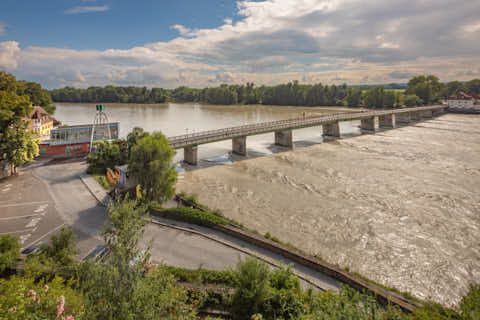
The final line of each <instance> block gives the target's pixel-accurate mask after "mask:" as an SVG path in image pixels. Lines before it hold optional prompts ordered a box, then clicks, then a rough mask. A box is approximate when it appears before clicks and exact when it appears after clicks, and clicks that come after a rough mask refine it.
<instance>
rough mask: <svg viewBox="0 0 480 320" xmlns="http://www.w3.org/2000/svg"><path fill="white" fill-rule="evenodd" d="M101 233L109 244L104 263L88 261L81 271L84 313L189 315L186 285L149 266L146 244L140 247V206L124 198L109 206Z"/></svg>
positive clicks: (126, 317) (121, 317) (127, 319)
mask: <svg viewBox="0 0 480 320" xmlns="http://www.w3.org/2000/svg"><path fill="white" fill-rule="evenodd" d="M108 215H109V218H110V222H109V224H108V225H107V226H106V228H105V230H104V232H103V236H104V239H105V242H106V243H107V245H108V248H109V249H110V254H109V256H108V258H107V259H106V260H105V261H104V262H103V263H96V262H92V261H87V262H85V263H83V265H82V267H81V271H80V275H81V286H82V289H83V290H84V292H85V297H86V300H85V306H86V316H87V319H117V320H131V319H142V320H143V319H144V320H147V319H165V318H167V319H189V318H194V316H195V313H194V312H193V310H192V307H191V306H189V305H187V294H186V291H185V290H183V289H180V288H177V287H176V286H175V282H174V280H173V277H172V276H171V275H169V274H167V273H166V272H164V271H159V272H152V271H151V272H148V258H149V249H148V248H147V249H145V250H141V249H140V246H139V244H140V240H141V239H142V237H143V234H144V230H145V229H144V228H145V224H146V222H145V220H144V217H145V215H146V209H145V207H143V206H141V204H140V203H139V202H138V201H137V200H130V199H128V198H126V199H124V200H123V201H121V202H119V203H118V204H112V203H111V204H110V205H109V207H108Z"/></svg>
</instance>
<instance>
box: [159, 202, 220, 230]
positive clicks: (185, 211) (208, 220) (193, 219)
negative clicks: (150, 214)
mask: <svg viewBox="0 0 480 320" xmlns="http://www.w3.org/2000/svg"><path fill="white" fill-rule="evenodd" d="M156 210H157V212H158V213H159V214H160V215H161V216H163V217H165V218H169V219H173V220H178V221H183V222H188V223H193V224H198V225H201V226H205V227H213V226H215V225H219V224H226V223H227V222H226V221H225V220H223V219H221V218H220V217H218V216H216V215H214V214H212V213H210V212H207V211H202V210H198V209H193V208H187V207H179V208H168V209H158V208H156Z"/></svg>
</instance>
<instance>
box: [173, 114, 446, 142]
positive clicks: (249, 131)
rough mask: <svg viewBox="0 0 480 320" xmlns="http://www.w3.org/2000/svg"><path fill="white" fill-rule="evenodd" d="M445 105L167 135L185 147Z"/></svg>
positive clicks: (281, 121)
mask: <svg viewBox="0 0 480 320" xmlns="http://www.w3.org/2000/svg"><path fill="white" fill-rule="evenodd" d="M445 108H446V107H445V106H430V107H417V108H404V109H394V110H379V111H361V112H354V113H337V114H329V115H325V116H313V117H306V118H297V119H288V120H278V121H270V122H262V123H255V124H248V125H243V126H236V127H230V128H224V129H216V130H210V131H203V132H198V133H193V134H184V135H179V136H173V137H169V138H168V140H169V141H170V145H171V146H172V147H173V148H175V149H180V148H185V147H188V146H195V145H200V144H206V143H212V142H216V141H222V140H229V139H234V138H237V137H242V136H251V135H258V134H263V133H268V132H274V131H281V130H291V129H300V128H308V127H315V126H320V125H324V124H329V123H335V122H338V121H352V120H361V119H366V118H371V117H374V116H384V115H389V114H399V113H409V112H417V111H428V110H441V109H445Z"/></svg>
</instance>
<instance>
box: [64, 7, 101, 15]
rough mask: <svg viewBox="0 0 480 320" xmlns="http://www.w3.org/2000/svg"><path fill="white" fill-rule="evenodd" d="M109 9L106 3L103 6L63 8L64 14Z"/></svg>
mask: <svg viewBox="0 0 480 320" xmlns="http://www.w3.org/2000/svg"><path fill="white" fill-rule="evenodd" d="M108 10H110V7H109V6H107V5H104V6H76V7H74V8H71V9H68V10H65V13H66V14H79V13H89V12H103V11H108Z"/></svg>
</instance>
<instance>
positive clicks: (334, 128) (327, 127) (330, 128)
mask: <svg viewBox="0 0 480 320" xmlns="http://www.w3.org/2000/svg"><path fill="white" fill-rule="evenodd" d="M322 128H323V136H324V137H335V138H340V124H339V123H338V121H337V122H334V123H329V124H324V125H322Z"/></svg>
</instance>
